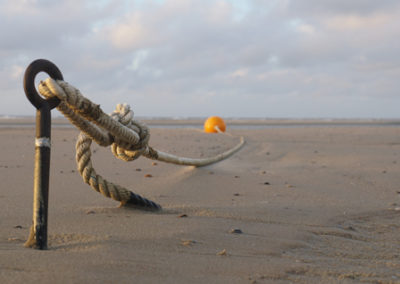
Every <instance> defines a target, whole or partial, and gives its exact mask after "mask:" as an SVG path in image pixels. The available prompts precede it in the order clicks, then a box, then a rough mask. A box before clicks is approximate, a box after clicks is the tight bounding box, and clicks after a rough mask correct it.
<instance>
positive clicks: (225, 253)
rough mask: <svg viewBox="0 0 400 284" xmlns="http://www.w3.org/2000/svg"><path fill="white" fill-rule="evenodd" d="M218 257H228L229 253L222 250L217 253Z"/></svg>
mask: <svg viewBox="0 0 400 284" xmlns="http://www.w3.org/2000/svg"><path fill="white" fill-rule="evenodd" d="M217 255H224V256H225V255H228V253H227V252H226V249H223V250H221V251H220V252H218V253H217Z"/></svg>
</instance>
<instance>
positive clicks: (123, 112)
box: [39, 78, 244, 210]
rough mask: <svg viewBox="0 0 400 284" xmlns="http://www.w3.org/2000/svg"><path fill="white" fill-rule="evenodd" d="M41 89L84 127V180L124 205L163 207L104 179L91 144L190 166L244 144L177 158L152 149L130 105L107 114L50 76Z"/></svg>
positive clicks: (80, 155)
mask: <svg viewBox="0 0 400 284" xmlns="http://www.w3.org/2000/svg"><path fill="white" fill-rule="evenodd" d="M39 92H40V93H41V94H42V95H43V96H44V97H45V98H47V99H51V98H58V99H59V100H60V103H59V105H58V106H57V109H58V110H59V111H60V112H61V113H62V114H63V115H64V116H65V117H67V118H68V120H69V121H70V122H71V123H72V124H73V125H75V126H76V127H77V128H78V129H80V130H81V133H80V135H79V137H78V140H77V143H76V161H77V164H78V171H79V173H80V174H81V176H82V178H83V180H84V181H85V183H87V184H89V185H90V186H91V187H92V188H93V189H94V190H96V191H97V192H100V193H101V194H103V195H104V196H106V197H110V198H112V199H114V200H117V201H120V202H121V205H133V206H136V207H140V208H147V209H153V210H158V209H161V206H160V205H158V204H157V203H155V202H153V201H150V200H148V199H146V198H143V197H141V196H139V195H137V194H135V193H133V192H131V191H129V190H128V189H126V188H124V187H122V186H119V185H116V184H114V183H111V182H109V181H107V180H106V179H104V178H102V177H101V176H100V175H98V174H97V173H96V171H95V170H94V168H93V165H92V161H91V151H90V146H91V143H92V141H95V142H96V143H97V144H99V145H100V146H104V147H107V146H111V151H112V153H113V154H114V156H115V157H117V158H118V159H121V160H124V161H133V160H135V159H137V158H139V157H140V156H142V155H143V156H145V157H147V158H149V159H153V160H159V161H163V162H167V163H174V164H179V165H190V166H196V167H201V166H206V165H209V164H212V163H215V162H218V161H221V160H223V159H225V158H227V157H229V156H230V155H232V154H234V153H235V152H236V151H238V150H239V149H240V148H241V147H242V146H243V145H244V139H243V137H241V139H240V143H239V144H238V145H236V146H235V147H233V148H232V149H230V150H228V151H226V152H224V153H222V154H219V155H217V156H214V157H211V158H205V159H191V158H186V157H178V156H175V155H171V154H168V153H164V152H161V151H158V150H156V149H153V148H152V147H150V146H149V145H148V143H149V140H150V131H149V129H148V127H147V126H146V125H144V124H143V123H141V122H140V121H137V120H135V119H134V118H133V116H134V113H133V111H132V110H131V108H130V106H129V105H127V104H118V105H117V107H116V109H115V111H114V112H113V113H112V114H111V115H107V114H105V113H104V112H103V111H102V109H101V108H100V106H99V105H96V104H94V103H93V102H91V101H90V100H89V99H87V98H86V97H84V96H83V95H82V94H81V92H80V91H79V90H78V89H76V88H75V87H73V86H72V85H70V84H68V83H67V82H65V81H63V80H54V79H52V78H48V79H46V80H45V81H42V82H41V83H40V85H39Z"/></svg>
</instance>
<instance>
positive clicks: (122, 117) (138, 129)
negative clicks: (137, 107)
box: [111, 104, 150, 161]
mask: <svg viewBox="0 0 400 284" xmlns="http://www.w3.org/2000/svg"><path fill="white" fill-rule="evenodd" d="M111 117H112V118H113V119H115V120H116V121H118V122H119V123H121V124H123V125H124V126H126V127H127V128H129V129H131V130H132V131H134V132H135V133H137V135H138V136H139V141H137V142H136V143H133V144H132V143H129V142H127V141H125V140H123V139H121V138H120V137H114V143H113V144H112V145H111V151H112V153H113V154H114V156H115V157H117V158H118V159H121V160H124V161H132V160H135V159H137V158H139V157H140V156H141V155H142V154H144V153H148V152H149V146H148V143H149V140H150V131H149V129H148V128H147V126H146V125H144V124H143V123H141V122H139V121H137V120H134V119H133V111H132V110H131V107H130V106H129V105H128V104H118V105H117V107H116V109H115V111H114V112H113V113H111Z"/></svg>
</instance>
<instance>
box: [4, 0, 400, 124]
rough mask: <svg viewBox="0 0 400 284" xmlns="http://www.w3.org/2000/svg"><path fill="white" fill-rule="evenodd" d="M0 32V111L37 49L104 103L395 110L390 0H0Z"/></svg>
mask: <svg viewBox="0 0 400 284" xmlns="http://www.w3.org/2000/svg"><path fill="white" fill-rule="evenodd" d="M0 35H1V41H0V95H1V101H2V102H1V104H0V114H2V115H34V113H35V111H34V108H33V106H32V105H30V103H29V102H28V100H27V99H26V98H25V96H24V93H23V88H22V80H23V73H24V71H25V68H26V67H27V66H28V65H29V63H30V62H32V61H33V60H35V59H37V58H46V59H49V60H51V61H53V62H54V63H55V64H56V65H57V66H58V67H59V68H60V69H61V71H62V72H63V75H64V79H65V80H66V81H67V82H69V83H71V84H72V85H74V86H76V87H78V88H79V89H80V90H81V92H82V93H83V94H84V95H86V96H87V97H89V98H90V99H91V100H93V101H94V102H96V103H99V104H101V106H102V108H103V109H104V110H105V111H106V112H111V111H112V110H113V109H114V107H115V105H116V104H117V103H120V102H126V103H128V104H130V105H131V106H132V107H133V109H134V110H135V113H136V115H139V116H209V115H220V116H224V117H232V116H233V117H292V118H303V117H309V118H314V117H336V118H338V117H345V118H353V117H361V118H362V117H366V118H400V112H399V110H398V109H399V107H400V94H399V90H400V1H398V0H391V1H389V0H387V1H385V0H379V1H377V0H351V1H349V0H324V1H321V0H292V1H290V0H270V1H267V0H265V1H261V0H254V1H238V0H236V1H235V0H231V1H228V0H221V1H217V0H215V1H211V0H210V1H208V0H197V1H196V0H165V1H143V0H142V1H117V0H109V1H106V0H101V1H99V0H64V1H61V0H60V1H54V0H0ZM41 76H42V75H41ZM43 78H45V76H44V77H43ZM39 79H40V78H39ZM53 112H55V111H53ZM55 115H58V114H55Z"/></svg>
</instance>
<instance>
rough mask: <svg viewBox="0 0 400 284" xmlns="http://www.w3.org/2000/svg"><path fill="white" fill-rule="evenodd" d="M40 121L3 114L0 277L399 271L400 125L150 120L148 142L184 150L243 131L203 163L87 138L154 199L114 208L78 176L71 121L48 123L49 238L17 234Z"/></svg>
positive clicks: (188, 279) (327, 276) (110, 169)
mask: <svg viewBox="0 0 400 284" xmlns="http://www.w3.org/2000/svg"><path fill="white" fill-rule="evenodd" d="M34 132H35V131H34V129H33V128H29V127H28V128H24V127H17V128H15V127H14V128H13V127H10V128H7V127H2V128H0V149H1V150H0V153H1V155H0V176H1V191H0V216H1V217H0V218H1V219H0V220H1V229H0V283H32V282H40V283H208V284H209V283H292V282H295V283H359V282H367V283H400V175H399V172H400V127H398V126H360V127H354V126H336V127H329V126H322V127H284V128H279V127H278V128H265V129H253V130H244V129H235V130H230V131H229V132H230V133H231V134H232V135H233V136H229V135H223V134H205V133H202V132H201V131H200V130H196V129H190V128H189V129H163V128H154V129H151V139H150V145H151V146H154V147H155V148H157V149H159V150H161V151H165V152H169V153H173V154H177V155H182V156H187V157H207V156H212V155H215V154H218V153H221V152H223V151H225V150H227V149H229V148H230V147H233V146H234V145H236V144H237V143H238V141H239V138H238V137H239V136H241V135H243V136H244V137H245V140H246V145H245V146H244V148H242V149H241V150H240V151H239V152H238V153H236V154H235V155H234V156H232V157H230V158H228V159H226V160H224V161H222V162H219V163H217V164H214V165H210V166H207V167H202V168H193V167H187V166H177V165H172V164H165V163H162V162H158V163H157V164H154V161H152V160H148V159H146V158H143V157H142V158H140V159H138V160H136V161H133V162H130V163H126V162H123V161H120V160H118V159H116V158H115V157H114V156H112V154H111V152H110V150H109V149H104V148H101V147H99V146H97V145H94V146H92V150H93V151H94V152H95V153H94V154H93V162H94V168H95V169H96V171H97V172H98V173H100V174H102V175H103V176H104V177H105V178H107V179H109V180H110V181H113V182H116V183H119V184H121V185H123V186H126V187H127V188H129V189H131V190H132V191H133V192H135V193H138V194H140V195H142V196H144V197H147V198H149V199H151V200H153V201H156V202H158V203H160V204H161V205H162V206H163V210H162V211H161V212H148V211H140V210H135V209H130V208H118V205H119V203H118V202H116V201H114V200H112V199H108V198H105V197H103V196H102V195H100V194H99V193H97V192H95V191H93V190H92V189H91V188H90V187H89V186H88V185H86V184H84V183H83V181H82V178H81V177H80V176H79V174H78V173H77V170H76V166H75V153H74V148H75V140H76V136H77V135H78V131H77V130H75V129H73V128H57V127H54V128H53V130H52V152H51V173H50V200H49V227H48V235H49V249H48V250H46V251H39V250H34V249H30V248H25V247H24V246H23V244H24V242H25V241H26V239H27V238H28V235H29V227H30V225H31V222H32V198H33V165H34ZM145 175H151V176H152V177H145ZM235 229H236V231H237V232H238V233H234V232H233V230H235ZM240 232H241V233H240Z"/></svg>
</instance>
